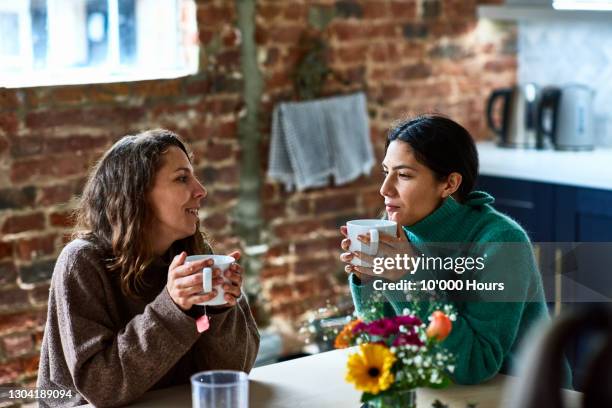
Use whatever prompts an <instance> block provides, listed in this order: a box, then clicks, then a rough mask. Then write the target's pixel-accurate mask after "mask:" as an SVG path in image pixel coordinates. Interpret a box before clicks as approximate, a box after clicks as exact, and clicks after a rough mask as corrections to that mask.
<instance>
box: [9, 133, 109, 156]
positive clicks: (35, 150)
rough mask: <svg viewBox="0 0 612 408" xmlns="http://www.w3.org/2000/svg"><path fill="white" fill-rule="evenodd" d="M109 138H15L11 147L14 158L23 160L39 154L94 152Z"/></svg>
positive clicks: (74, 136)
mask: <svg viewBox="0 0 612 408" xmlns="http://www.w3.org/2000/svg"><path fill="white" fill-rule="evenodd" d="M109 140H110V139H109V138H108V137H105V136H102V137H94V136H87V135H73V136H68V137H63V138H56V137H51V136H49V135H36V136H33V137H20V138H15V140H14V141H13V143H12V146H11V154H12V155H13V157H14V158H23V157H27V156H34V155H39V154H54V153H75V152H78V151H83V150H96V149H100V148H102V147H105V146H106V145H107V144H108V143H109Z"/></svg>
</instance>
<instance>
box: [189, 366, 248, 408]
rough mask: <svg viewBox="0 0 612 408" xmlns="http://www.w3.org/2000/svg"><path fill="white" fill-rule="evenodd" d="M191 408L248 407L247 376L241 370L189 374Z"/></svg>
mask: <svg viewBox="0 0 612 408" xmlns="http://www.w3.org/2000/svg"><path fill="white" fill-rule="evenodd" d="M191 406H192V408H248V406H249V377H248V375H247V374H246V373H244V372H242V371H232V370H213V371H203V372H201V373H197V374H194V375H192V376H191Z"/></svg>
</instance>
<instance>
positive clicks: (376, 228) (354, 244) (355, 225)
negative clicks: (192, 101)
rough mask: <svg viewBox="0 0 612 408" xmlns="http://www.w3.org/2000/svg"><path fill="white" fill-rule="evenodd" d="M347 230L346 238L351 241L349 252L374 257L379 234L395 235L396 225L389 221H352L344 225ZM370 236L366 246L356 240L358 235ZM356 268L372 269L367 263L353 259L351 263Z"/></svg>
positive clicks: (376, 251)
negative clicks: (357, 252)
mask: <svg viewBox="0 0 612 408" xmlns="http://www.w3.org/2000/svg"><path fill="white" fill-rule="evenodd" d="M346 227H347V230H348V238H349V239H350V240H351V245H350V247H349V251H351V252H355V251H360V252H363V253H365V254H368V255H371V256H375V255H376V254H377V253H378V242H379V239H378V238H379V233H380V232H383V233H385V234H387V235H391V236H396V235H397V223H396V222H395V221H389V220H377V219H369V220H353V221H349V222H347V223H346ZM365 234H370V244H369V245H366V244H364V243H363V242H361V241H359V240H358V239H357V236H358V235H365ZM351 263H352V264H353V265H356V266H367V267H372V265H371V264H370V263H368V262H365V261H362V260H361V259H359V258H357V257H355V258H353V260H352V261H351Z"/></svg>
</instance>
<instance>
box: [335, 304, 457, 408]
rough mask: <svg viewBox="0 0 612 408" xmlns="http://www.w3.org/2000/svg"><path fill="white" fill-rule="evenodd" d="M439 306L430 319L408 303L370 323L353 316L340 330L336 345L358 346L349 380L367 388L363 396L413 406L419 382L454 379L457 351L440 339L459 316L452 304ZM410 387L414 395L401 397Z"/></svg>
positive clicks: (350, 361) (372, 401)
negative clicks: (400, 310)
mask: <svg viewBox="0 0 612 408" xmlns="http://www.w3.org/2000/svg"><path fill="white" fill-rule="evenodd" d="M441 309H442V310H435V311H434V312H433V313H431V315H430V318H429V319H430V322H429V324H428V325H426V324H425V323H424V322H422V321H421V319H420V318H419V317H417V316H416V315H415V314H411V313H410V311H409V310H408V309H405V310H404V313H403V314H402V315H400V316H394V317H382V318H378V319H374V320H371V321H369V322H367V323H366V322H364V321H362V320H359V319H357V320H353V321H351V322H350V323H348V324H347V325H346V326H345V327H344V329H343V330H342V331H341V332H340V333H339V334H338V336H337V337H336V341H335V346H336V348H346V347H349V346H358V349H357V353H355V354H351V355H349V358H348V363H347V373H346V381H347V382H350V383H353V384H354V385H355V388H357V389H358V390H360V391H363V394H362V397H361V401H362V402H364V403H369V404H370V405H371V406H381V407H382V406H387V404H388V406H405V407H410V406H414V404H415V397H414V389H415V388H417V387H433V388H443V387H446V386H448V385H449V384H450V383H451V380H450V377H449V374H451V373H452V372H453V370H454V366H453V363H454V357H453V355H452V354H451V353H449V352H448V351H447V350H446V349H444V347H442V345H441V342H442V341H443V340H444V339H445V338H446V337H447V336H448V335H449V333H450V331H451V330H452V320H454V319H455V318H456V316H455V314H454V312H453V311H452V309H451V308H450V307H449V306H444V307H442V308H441ZM406 392H408V394H411V395H409V399H410V400H411V401H405V400H402V399H400V398H403V397H402V396H405V395H406ZM384 401H387V403H384Z"/></svg>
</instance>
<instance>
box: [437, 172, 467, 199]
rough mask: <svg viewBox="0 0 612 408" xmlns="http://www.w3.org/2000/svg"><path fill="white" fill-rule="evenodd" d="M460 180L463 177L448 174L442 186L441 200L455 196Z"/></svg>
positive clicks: (457, 174) (454, 173)
mask: <svg viewBox="0 0 612 408" xmlns="http://www.w3.org/2000/svg"><path fill="white" fill-rule="evenodd" d="M462 180H463V177H462V176H461V174H459V173H457V172H452V173H451V174H449V175H448V177H447V178H446V182H444V185H443V189H442V198H446V197H448V196H450V195H453V194H455V192H456V191H457V190H458V189H459V186H460V185H461V181H462Z"/></svg>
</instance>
